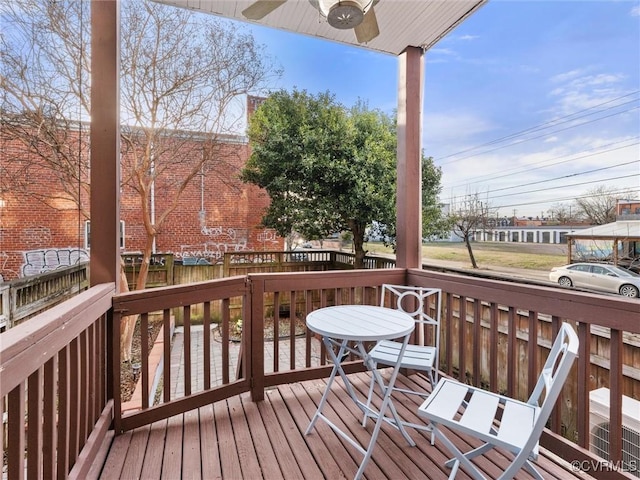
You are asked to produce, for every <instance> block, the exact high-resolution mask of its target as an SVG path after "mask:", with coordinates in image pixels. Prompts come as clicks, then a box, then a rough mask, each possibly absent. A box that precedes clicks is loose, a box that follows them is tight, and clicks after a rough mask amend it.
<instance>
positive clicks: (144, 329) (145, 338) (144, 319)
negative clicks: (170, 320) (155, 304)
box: [139, 313, 150, 410]
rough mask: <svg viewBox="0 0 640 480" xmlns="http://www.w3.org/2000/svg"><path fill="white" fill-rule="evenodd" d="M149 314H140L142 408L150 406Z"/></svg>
mask: <svg viewBox="0 0 640 480" xmlns="http://www.w3.org/2000/svg"><path fill="white" fill-rule="evenodd" d="M149 373H150V372H149V314H148V313H143V314H142V315H140V372H139V374H140V375H141V376H142V409H143V410H144V409H145V408H149Z"/></svg>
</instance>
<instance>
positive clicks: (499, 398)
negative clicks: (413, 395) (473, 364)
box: [418, 323, 578, 480]
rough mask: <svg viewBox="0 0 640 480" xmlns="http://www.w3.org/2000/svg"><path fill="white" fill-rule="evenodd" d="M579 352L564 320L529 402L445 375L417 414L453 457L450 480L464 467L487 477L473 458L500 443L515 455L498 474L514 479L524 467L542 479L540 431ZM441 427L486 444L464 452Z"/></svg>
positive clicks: (448, 464) (478, 477)
mask: <svg viewBox="0 0 640 480" xmlns="http://www.w3.org/2000/svg"><path fill="white" fill-rule="evenodd" d="M577 354H578V336H577V335H576V333H575V331H574V330H573V328H572V327H571V326H570V325H569V324H567V323H564V324H563V325H562V327H561V329H560V332H559V333H558V336H557V337H556V339H555V341H554V343H553V346H552V347H551V351H550V353H549V357H548V358H547V360H546V362H545V364H544V368H543V369H542V372H541V374H540V377H539V378H538V382H537V383H536V386H535V388H534V390H533V392H532V393H531V396H530V397H529V400H527V401H526V402H521V401H519V400H515V399H512V398H509V397H506V396H503V395H498V394H496V393H491V392H487V391H485V390H481V389H479V388H475V387H472V386H469V385H465V384H463V383H460V382H457V381H455V380H452V379H448V378H442V379H440V381H439V382H438V384H437V385H436V388H435V389H434V391H433V393H432V394H431V395H430V396H429V398H428V399H427V400H425V402H424V403H423V404H422V405H421V406H420V407H419V408H418V414H419V415H421V416H423V417H425V418H426V419H427V420H429V422H430V425H431V426H432V427H433V433H434V434H435V436H436V437H437V438H439V439H440V440H442V442H443V443H444V445H445V446H446V447H447V449H448V450H449V451H450V452H451V453H452V454H453V455H454V457H453V458H452V459H450V460H449V461H447V462H446V463H445V465H446V466H447V467H450V468H451V474H450V475H449V478H450V479H452V478H454V477H455V475H456V473H457V471H458V467H459V466H460V465H462V468H464V469H465V470H466V471H467V472H468V473H469V474H471V475H472V476H473V477H474V478H476V479H483V478H485V477H484V476H483V475H482V474H481V473H480V471H479V470H478V469H477V468H476V466H475V465H474V464H473V463H472V462H471V459H472V458H474V457H477V456H478V455H482V454H484V453H485V452H487V451H489V450H491V449H493V448H496V447H500V448H503V449H506V450H508V451H510V452H512V453H513V454H515V458H514V459H513V461H512V462H511V463H510V464H509V466H508V467H507V468H506V469H505V470H504V472H503V473H502V475H500V477H498V478H500V479H510V478H513V477H514V476H515V474H516V473H517V472H518V471H519V470H520V469H521V468H523V467H524V468H525V469H526V470H527V471H528V472H529V473H531V475H533V476H534V477H535V478H537V479H539V480H542V476H541V475H540V473H538V471H537V470H536V469H535V467H534V466H533V464H532V463H531V460H536V459H537V456H538V441H539V439H540V435H541V434H542V430H543V429H544V427H545V424H546V422H547V420H548V418H549V415H550V414H551V411H552V410H553V407H554V405H555V403H556V400H557V399H558V396H559V395H560V391H561V390H562V386H563V384H564V382H565V380H566V378H567V376H568V375H569V371H570V370H571V366H572V365H573V361H574V360H575V358H576V356H577ZM543 394H544V395H543ZM498 417H499V419H498ZM441 426H444V427H447V428H448V429H450V430H458V431H461V432H463V433H465V434H467V435H470V436H473V437H476V438H478V439H480V440H482V441H483V442H485V443H484V444H483V445H481V446H480V447H478V448H476V449H473V450H471V451H469V452H467V453H462V452H461V451H460V450H459V449H458V448H457V447H456V446H455V445H454V444H453V442H452V441H451V440H449V439H448V438H447V437H446V435H445V434H444V432H443V431H442V430H441Z"/></svg>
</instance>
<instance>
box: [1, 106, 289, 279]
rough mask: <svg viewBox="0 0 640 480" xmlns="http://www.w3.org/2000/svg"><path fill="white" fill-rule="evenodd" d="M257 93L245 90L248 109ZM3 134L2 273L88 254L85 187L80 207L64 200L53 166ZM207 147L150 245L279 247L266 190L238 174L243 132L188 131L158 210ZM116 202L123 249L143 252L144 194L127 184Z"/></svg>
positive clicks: (217, 250) (213, 255)
mask: <svg viewBox="0 0 640 480" xmlns="http://www.w3.org/2000/svg"><path fill="white" fill-rule="evenodd" d="M260 100H261V99H256V98H254V97H250V99H249V101H248V112H249V113H251V112H252V111H253V109H254V108H256V107H257V105H258V104H259V101H260ZM67 133H68V132H67ZM0 137H1V138H0V165H1V167H2V168H1V171H2V175H3V177H4V179H3V180H2V190H0V279H2V280H4V281H8V280H11V279H14V278H18V277H25V276H28V275H35V274H38V273H42V272H46V271H51V270H55V269H56V268H60V267H63V266H67V265H73V264H75V263H77V262H79V261H82V260H86V259H88V255H89V254H90V251H91V244H90V239H91V237H90V212H89V199H88V198H89V197H88V195H87V194H86V192H83V193H81V194H80V198H81V201H80V204H81V208H82V210H83V211H82V212H81V211H79V209H78V207H77V203H76V202H75V201H72V200H70V199H68V198H69V194H67V193H65V192H64V185H63V182H62V181H61V180H60V178H59V177H57V176H56V175H55V170H54V171H53V173H52V171H51V170H46V169H42V168H38V167H37V162H33V161H32V160H33V158H34V157H32V156H33V153H30V152H29V151H27V149H26V148H25V147H24V146H22V144H21V143H20V142H18V141H16V140H10V139H8V138H7V136H6V135H5V132H0ZM75 137H76V138H78V132H75ZM88 138H89V137H88V135H84V134H83V135H82V136H80V139H81V143H80V144H77V146H79V147H80V149H81V151H83V152H88V141H89V140H88ZM82 142H84V143H85V144H84V145H83V143H82ZM70 148H75V147H74V146H71V147H70ZM207 148H215V154H214V155H212V157H214V158H215V161H211V162H208V163H206V164H205V165H204V166H203V168H202V169H201V171H200V173H199V174H198V175H196V177H195V178H193V179H192V180H191V182H190V183H189V184H188V186H187V188H186V189H185V190H184V192H183V193H182V194H181V196H180V200H179V203H178V205H177V208H176V209H175V211H174V212H173V213H171V214H169V215H168V217H167V218H166V220H165V221H164V222H163V224H162V226H161V228H160V230H159V232H158V235H157V238H156V248H155V251H156V252H158V253H173V254H174V256H175V258H176V259H178V260H180V259H181V258H184V257H190V258H194V257H196V258H202V259H205V260H207V261H208V262H211V263H215V262H218V261H221V259H222V256H223V255H224V253H225V252H228V251H242V250H280V249H282V248H283V239H282V238H280V237H278V236H277V235H276V234H275V231H273V230H268V229H264V228H262V227H261V226H260V222H261V219H262V213H263V211H264V209H265V208H266V206H267V205H268V202H269V198H268V195H267V194H266V192H265V191H263V190H261V189H259V188H257V187H255V186H253V185H248V184H244V183H242V182H241V181H240V180H239V177H238V176H239V173H240V170H241V168H242V167H243V165H244V164H245V162H246V160H247V158H248V155H249V146H248V143H247V140H246V138H245V137H242V136H225V137H220V138H219V139H218V140H217V141H216V144H215V146H214V147H212V145H211V143H207V140H206V139H205V137H204V136H203V137H202V138H201V139H199V138H198V137H197V136H195V137H192V138H190V140H189V143H188V146H187V147H185V150H186V151H185V153H184V159H185V160H184V161H183V162H177V163H175V168H172V169H171V171H170V174H165V175H164V176H163V177H162V178H159V179H158V180H157V181H156V182H155V185H154V194H153V208H154V209H155V210H156V211H157V212H158V213H160V212H163V211H165V210H166V209H167V207H168V204H169V203H170V202H171V201H172V200H173V198H174V196H173V194H172V193H171V191H172V186H171V185H172V184H173V183H175V182H173V181H174V180H178V179H180V178H184V176H185V173H186V171H187V170H188V168H189V155H202V154H203V153H202V152H203V151H204V150H205V149H207ZM127 160H128V159H127V158H126V154H125V155H123V162H122V178H124V177H125V175H126V174H127ZM86 175H88V172H85V177H86ZM13 176H15V177H16V178H21V179H25V182H26V183H28V187H27V188H28V189H29V192H30V193H32V194H34V193H35V194H37V196H39V197H40V199H38V198H37V196H34V195H27V194H24V193H22V191H24V190H22V191H21V189H15V188H14V189H11V188H8V185H10V182H9V179H10V178H11V177H13ZM23 188H25V187H24V185H23ZM78 190H80V185H78ZM64 198H67V199H66V200H65V199H64ZM120 209H121V213H120V218H121V233H122V239H121V250H122V252H123V253H125V252H139V251H142V249H143V248H144V241H145V238H146V236H145V230H144V226H143V222H142V215H141V209H142V206H141V200H140V196H139V195H138V193H136V192H135V190H134V189H133V188H131V187H130V186H126V185H123V187H122V189H121V197H120Z"/></svg>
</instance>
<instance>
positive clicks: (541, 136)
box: [440, 106, 640, 166]
mask: <svg viewBox="0 0 640 480" xmlns="http://www.w3.org/2000/svg"><path fill="white" fill-rule="evenodd" d="M638 108H640V106H636V107H633V108H630V109H628V110H623V111H622V112H616V113H612V114H610V115H606V116H604V117H600V118H596V119H594V120H589V121H587V122H583V123H579V124H576V125H571V126H569V127H565V128H561V129H559V130H554V131H553V132H549V133H544V134H542V135H538V136H536V137H529V138H525V139H523V140H519V141H517V142H512V143H509V144H507V145H502V146H499V147H496V148H492V149H490V150H483V151H482V152H478V153H474V154H472V155H467V156H466V157H461V158H456V159H455V160H451V161H449V162H444V163H441V164H440V166H442V165H450V164H452V163H455V162H459V161H461V160H466V159H468V158H472V157H476V156H478V155H483V154H485V153H491V152H495V151H496V150H502V149H503V148H507V147H513V146H514V145H519V144H521V143H525V142H529V141H531V140H537V139H539V138H543V137H546V136H548V135H555V134H557V133H559V132H564V131H566V130H570V129H572V128H576V127H582V126H584V125H589V124H591V123H594V122H599V121H600V120H604V119H607V118H611V117H614V116H616V115H620V114H622V113H627V112H630V111H632V110H637V109H638Z"/></svg>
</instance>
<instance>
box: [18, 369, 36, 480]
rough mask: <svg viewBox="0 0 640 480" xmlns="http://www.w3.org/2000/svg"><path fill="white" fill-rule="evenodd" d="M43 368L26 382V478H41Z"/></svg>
mask: <svg viewBox="0 0 640 480" xmlns="http://www.w3.org/2000/svg"><path fill="white" fill-rule="evenodd" d="M42 389H43V368H39V369H38V370H36V371H35V372H33V373H32V374H31V375H29V380H28V383H27V412H28V414H27V451H28V452H29V455H28V457H27V478H28V479H30V480H31V479H39V478H42V414H43V411H42V407H43V405H42V399H43V390H42ZM12 440H13V438H12Z"/></svg>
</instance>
